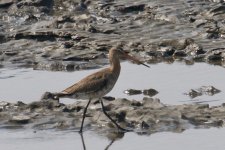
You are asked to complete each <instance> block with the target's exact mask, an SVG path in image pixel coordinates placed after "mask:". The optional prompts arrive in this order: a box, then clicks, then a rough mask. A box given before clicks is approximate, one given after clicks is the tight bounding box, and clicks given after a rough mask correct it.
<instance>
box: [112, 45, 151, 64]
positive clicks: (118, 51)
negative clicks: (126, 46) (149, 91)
mask: <svg viewBox="0 0 225 150" xmlns="http://www.w3.org/2000/svg"><path fill="white" fill-rule="evenodd" d="M109 56H110V57H112V59H115V58H117V59H128V60H130V61H132V62H134V63H137V64H141V65H144V66H146V67H148V68H149V67H150V66H148V65H146V64H144V63H143V62H141V61H140V60H138V59H137V58H135V57H133V56H131V55H129V51H125V50H123V45H122V44H118V45H116V46H115V47H112V48H111V49H110V50H109Z"/></svg>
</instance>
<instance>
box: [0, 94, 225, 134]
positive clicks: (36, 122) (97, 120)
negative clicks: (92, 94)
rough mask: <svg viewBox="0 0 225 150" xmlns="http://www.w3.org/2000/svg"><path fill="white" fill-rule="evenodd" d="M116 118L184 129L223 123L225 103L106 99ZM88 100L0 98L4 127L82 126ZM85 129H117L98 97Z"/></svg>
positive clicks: (148, 127)
mask: <svg viewBox="0 0 225 150" xmlns="http://www.w3.org/2000/svg"><path fill="white" fill-rule="evenodd" d="M104 102H105V107H106V110H107V111H108V113H109V114H110V116H111V117H112V118H114V119H115V120H116V121H117V123H118V124H120V125H121V126H122V127H124V128H128V129H131V130H133V131H135V132H139V133H140V132H141V133H146V134H151V133H155V132H162V131H171V132H182V131H184V130H186V129H190V128H210V127H222V126H223V125H224V119H225V105H224V104H222V105H220V106H212V107H209V105H208V104H182V105H165V104H163V103H161V102H160V100H159V99H153V98H144V99H143V100H142V101H136V100H127V99H115V100H112V99H110V100H106V99H105V100H104ZM86 103H87V101H81V102H75V103H74V104H69V105H65V104H62V103H59V102H58V101H55V100H50V99H48V100H41V101H36V102H32V103H30V104H25V103H23V102H17V103H15V104H13V103H8V102H0V126H1V128H7V129H14V128H25V129H26V128H29V129H34V130H47V129H59V130H68V129H73V130H79V127H80V124H81V120H82V114H83V109H84V107H85V106H86ZM84 128H85V130H89V129H95V130H100V131H101V130H114V131H115V130H117V129H116V127H115V126H113V124H112V123H111V122H110V121H109V120H108V118H107V117H106V116H105V115H104V114H103V112H102V109H101V105H100V103H99V101H98V100H95V101H94V100H93V101H92V103H91V105H90V107H89V108H88V111H87V117H86V120H85V126H84Z"/></svg>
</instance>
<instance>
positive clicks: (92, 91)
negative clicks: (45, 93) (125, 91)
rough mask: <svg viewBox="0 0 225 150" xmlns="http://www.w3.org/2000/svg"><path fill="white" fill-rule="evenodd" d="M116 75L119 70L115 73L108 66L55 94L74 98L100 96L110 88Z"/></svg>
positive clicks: (115, 79)
mask: <svg viewBox="0 0 225 150" xmlns="http://www.w3.org/2000/svg"><path fill="white" fill-rule="evenodd" d="M118 77H119V72H118V73H115V72H112V70H111V69H110V68H106V69H103V70H100V71H98V72H96V73H94V74H91V75H89V76H87V77H85V78H84V79H82V80H80V81H79V82H77V83H76V84H74V85H72V86H70V87H68V88H66V89H65V90H63V91H62V92H60V93H58V95H57V96H58V97H68V98H75V99H90V98H91V99H93V98H100V97H102V96H104V95H106V94H107V93H108V92H110V91H111V90H112V88H113V87H114V85H115V83H116V81H117V79H118Z"/></svg>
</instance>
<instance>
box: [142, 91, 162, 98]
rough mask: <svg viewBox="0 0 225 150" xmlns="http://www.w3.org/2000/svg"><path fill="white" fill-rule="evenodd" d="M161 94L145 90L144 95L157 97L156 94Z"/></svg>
mask: <svg viewBox="0 0 225 150" xmlns="http://www.w3.org/2000/svg"><path fill="white" fill-rule="evenodd" d="M158 93H159V92H158V91H156V90H155V89H146V90H143V94H144V95H148V96H150V97H152V96H155V95H156V94H158Z"/></svg>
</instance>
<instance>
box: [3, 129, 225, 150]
mask: <svg viewBox="0 0 225 150" xmlns="http://www.w3.org/2000/svg"><path fill="white" fill-rule="evenodd" d="M83 138H84V143H85V147H86V149H87V150H90V149H91V150H101V149H106V148H107V147H108V149H127V150H137V149H154V150H165V149H173V150H180V149H183V150H189V149H194V150H197V149H198V150H199V149H204V150H212V149H217V150H223V149H224V148H225V145H224V140H223V139H224V138H225V129H224V128H221V129H218V128H212V129H191V130H187V131H184V132H183V133H168V132H163V133H156V134H153V135H150V136H145V135H143V136H140V135H137V134H135V133H126V134H125V135H124V137H123V138H122V139H120V140H116V141H114V142H112V141H111V140H109V139H108V138H106V137H104V136H101V135H99V134H96V133H94V132H92V131H87V132H84V134H83ZM111 143H112V144H111ZM0 145H1V148H2V149H4V150H16V149H17V150H18V149H23V150H30V149H32V150H39V149H54V150H62V149H67V150H72V149H79V150H81V149H83V144H82V139H81V136H80V135H79V134H78V133H77V132H73V131H38V132H36V133H34V132H33V131H32V130H26V131H22V130H18V131H7V130H4V131H1V136H0Z"/></svg>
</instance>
